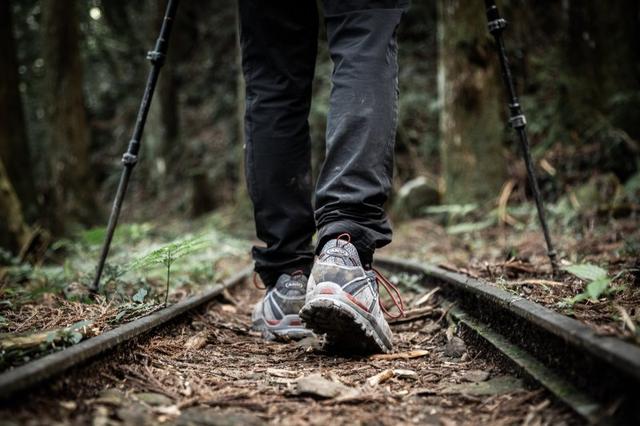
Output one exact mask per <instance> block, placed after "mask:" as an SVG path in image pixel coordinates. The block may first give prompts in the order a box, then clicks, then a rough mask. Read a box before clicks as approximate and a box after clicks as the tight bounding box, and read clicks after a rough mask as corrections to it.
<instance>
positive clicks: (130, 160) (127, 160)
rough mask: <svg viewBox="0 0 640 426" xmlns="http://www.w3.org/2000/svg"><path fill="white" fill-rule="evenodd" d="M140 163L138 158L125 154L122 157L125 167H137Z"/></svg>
mask: <svg viewBox="0 0 640 426" xmlns="http://www.w3.org/2000/svg"><path fill="white" fill-rule="evenodd" d="M137 162H138V156H137V155H133V154H129V153H128V152H125V153H124V155H123V156H122V164H124V165H125V166H135V165H136V163H137Z"/></svg>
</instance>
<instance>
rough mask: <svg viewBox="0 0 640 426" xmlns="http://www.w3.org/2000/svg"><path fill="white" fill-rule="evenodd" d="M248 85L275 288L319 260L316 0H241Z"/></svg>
mask: <svg viewBox="0 0 640 426" xmlns="http://www.w3.org/2000/svg"><path fill="white" fill-rule="evenodd" d="M239 10H240V28H241V39H240V40H241V48H242V68H243V72H244V77H245V82H246V115H245V136H246V146H245V165H246V166H245V171H246V176H247V185H248V188H249V195H250V197H251V200H252V202H253V206H254V214H255V221H256V231H257V236H258V238H259V239H260V240H262V241H263V242H264V243H265V244H266V247H254V248H253V258H254V260H255V263H256V265H255V269H256V272H258V273H259V274H260V276H261V278H262V280H263V281H264V283H265V284H266V285H267V286H273V285H274V284H275V282H276V280H277V279H278V276H279V275H280V274H282V273H284V272H288V273H291V272H292V271H294V270H298V269H301V270H303V272H304V273H305V275H308V273H309V269H310V267H311V263H312V262H313V251H312V249H311V238H312V236H313V234H314V232H315V222H314V218H313V209H312V207H311V190H312V183H311V173H310V170H311V164H310V155H311V149H310V139H309V125H308V121H307V118H308V115H309V107H310V103H311V84H312V80H313V73H314V67H315V59H316V51H317V32H318V12H317V8H316V3H315V1H314V0H277V1H265V0H240V2H239Z"/></svg>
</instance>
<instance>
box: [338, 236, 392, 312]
mask: <svg viewBox="0 0 640 426" xmlns="http://www.w3.org/2000/svg"><path fill="white" fill-rule="evenodd" d="M336 239H337V240H340V241H345V244H346V243H350V242H351V235H350V234H348V233H343V234H340V235H338V238H336ZM349 259H350V260H351V261H352V262H353V264H354V265H356V262H355V260H354V259H353V258H351V257H349ZM371 269H372V270H373V272H375V274H376V285H377V287H378V294H380V285H382V287H384V289H385V290H386V291H387V294H388V295H389V296H390V297H391V300H392V301H393V304H394V305H395V307H396V309H397V310H398V315H392V314H391V312H389V310H388V309H387V308H386V306H384V304H383V303H382V299H381V298H380V297H378V303H379V304H380V309H382V312H383V313H384V314H385V315H386V316H387V317H388V318H390V319H396V318H400V317H403V316H404V302H403V301H402V296H401V295H400V290H398V287H396V286H395V285H394V284H393V283H392V282H391V281H389V280H388V279H387V278H386V277H385V276H384V275H382V273H381V272H380V271H378V270H377V269H376V268H373V267H372V268H371Z"/></svg>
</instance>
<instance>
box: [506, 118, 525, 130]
mask: <svg viewBox="0 0 640 426" xmlns="http://www.w3.org/2000/svg"><path fill="white" fill-rule="evenodd" d="M509 124H510V125H511V127H513V128H514V129H519V128H521V127H525V126H526V125H527V117H525V116H524V114H520V115H514V116H513V117H511V118H509Z"/></svg>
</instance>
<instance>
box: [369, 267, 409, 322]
mask: <svg viewBox="0 0 640 426" xmlns="http://www.w3.org/2000/svg"><path fill="white" fill-rule="evenodd" d="M371 269H372V270H373V272H374V273H375V275H376V285H377V286H378V293H380V285H382V287H384V289H385V290H386V291H387V294H389V296H390V297H391V300H392V301H393V304H394V305H395V307H396V309H397V310H398V314H397V315H392V314H391V312H389V310H388V309H387V308H386V307H385V306H384V304H383V303H382V299H381V298H378V303H379V304H380V309H382V312H383V313H384V314H385V315H386V316H387V317H389V318H390V319H396V318H401V317H403V316H404V302H403V301H402V296H401V295H400V290H398V287H396V286H395V285H394V284H393V283H392V282H391V281H389V280H388V279H387V278H386V277H385V276H384V275H382V273H381V272H380V271H378V270H377V269H376V268H371Z"/></svg>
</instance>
